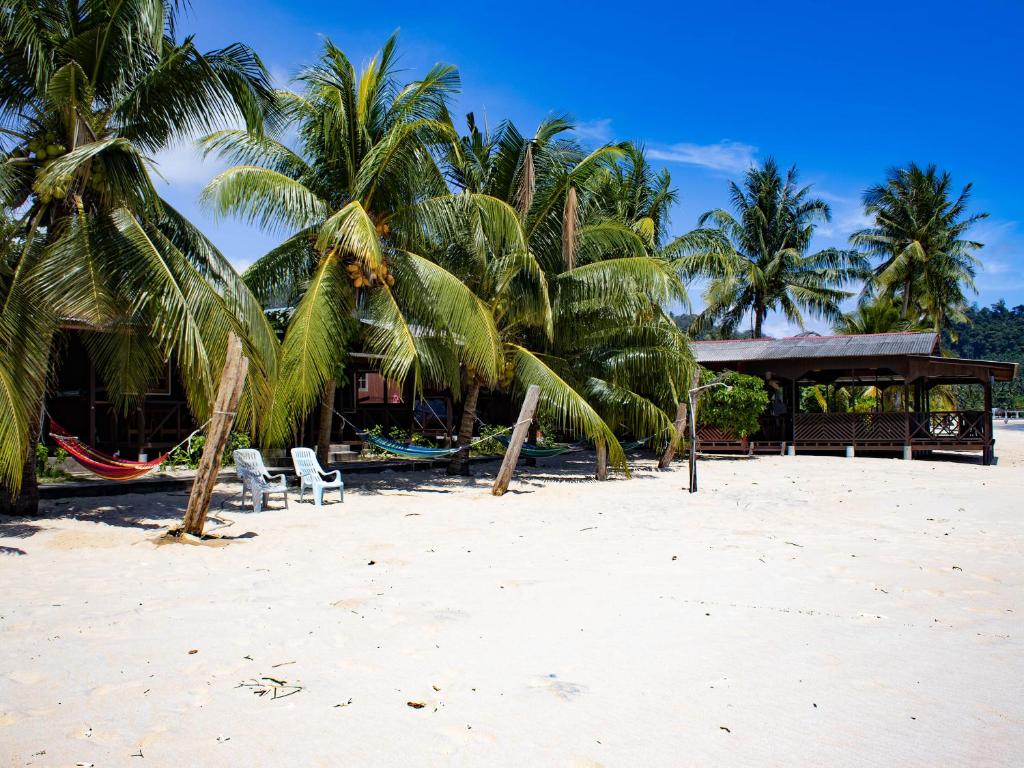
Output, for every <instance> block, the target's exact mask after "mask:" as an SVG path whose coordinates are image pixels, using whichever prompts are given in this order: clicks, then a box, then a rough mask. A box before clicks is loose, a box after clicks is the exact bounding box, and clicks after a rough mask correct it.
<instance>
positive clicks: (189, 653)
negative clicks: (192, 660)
mask: <svg viewBox="0 0 1024 768" xmlns="http://www.w3.org/2000/svg"><path fill="white" fill-rule="evenodd" d="M194 653H199V649H198V648H193V649H192V650H191V651H189V652H188V655H189V656H191V655H192V654H194Z"/></svg>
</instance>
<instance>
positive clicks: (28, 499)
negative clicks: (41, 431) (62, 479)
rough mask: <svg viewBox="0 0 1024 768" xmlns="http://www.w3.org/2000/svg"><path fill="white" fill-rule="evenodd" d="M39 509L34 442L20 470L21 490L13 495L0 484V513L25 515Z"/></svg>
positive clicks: (32, 513)
mask: <svg viewBox="0 0 1024 768" xmlns="http://www.w3.org/2000/svg"><path fill="white" fill-rule="evenodd" d="M38 511H39V478H38V476H37V474H36V452H35V444H34V443H33V445H32V447H31V448H30V449H29V452H28V456H27V457H26V458H25V464H24V466H23V467H22V470H21V490H20V491H19V492H18V494H17V495H13V494H12V493H11V490H10V489H9V488H7V487H6V486H3V485H0V515H16V516H18V517H26V516H30V515H35V514H36V513H37V512H38Z"/></svg>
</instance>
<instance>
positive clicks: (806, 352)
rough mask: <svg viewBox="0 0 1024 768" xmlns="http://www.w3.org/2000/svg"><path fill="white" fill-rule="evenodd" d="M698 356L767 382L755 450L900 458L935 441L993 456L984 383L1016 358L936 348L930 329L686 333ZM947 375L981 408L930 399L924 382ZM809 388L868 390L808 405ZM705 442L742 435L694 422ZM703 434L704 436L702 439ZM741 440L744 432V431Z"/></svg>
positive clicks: (946, 382)
mask: <svg viewBox="0 0 1024 768" xmlns="http://www.w3.org/2000/svg"><path fill="white" fill-rule="evenodd" d="M693 351H694V355H695V357H696V359H697V361H698V362H699V363H700V364H701V365H703V366H704V367H705V368H708V369H710V370H712V371H725V370H732V371H738V372H740V373H746V374H751V375H755V376H759V377H760V378H762V379H764V381H765V384H766V386H767V387H768V388H769V391H770V392H771V403H770V405H769V410H768V412H766V413H765V415H764V417H763V418H762V427H761V431H760V432H759V433H758V434H757V435H754V436H753V437H752V444H751V447H752V449H753V450H760V451H782V450H788V452H789V453H796V452H797V451H812V450H818V451H834V450H846V451H847V453H848V454H852V453H853V452H855V451H902V453H903V455H904V456H905V457H906V458H911V457H912V456H913V455H914V454H915V453H923V452H927V451H934V450H953V451H977V452H980V453H981V456H982V460H983V462H984V463H986V464H988V463H990V462H991V461H992V458H993V445H994V440H993V437H992V385H993V383H995V382H997V381H1010V380H1011V379H1013V377H1014V376H1015V375H1016V373H1017V366H1016V364H1014V363H1001V362H994V361H988V360H966V359H962V358H950V357H944V356H942V355H941V354H940V353H939V337H938V334H936V333H878V334H864V335H852V336H819V335H816V334H808V335H803V336H794V337H790V338H783V339H728V340H710V341H697V342H693ZM955 385H976V386H979V387H980V388H981V390H982V400H983V403H984V405H983V409H982V410H955V409H949V408H948V407H947V408H944V409H941V410H939V409H935V408H933V407H932V406H933V400H935V399H936V398H934V397H933V396H932V391H933V390H934V389H935V388H937V387H944V388H945V390H947V391H948V389H949V388H950V387H952V386H955ZM809 387H815V388H817V392H818V394H819V395H820V392H821V391H822V390H823V389H824V391H826V392H831V393H833V395H834V393H836V392H837V391H841V390H842V391H845V392H847V393H849V392H867V391H870V392H873V393H874V396H875V398H874V402H875V405H874V407H873V408H872V409H871V410H865V409H864V408H863V407H862V408H859V409H849V408H839V407H835V405H836V403H835V398H834V397H833V402H832V406H833V407H831V408H830V407H828V406H829V403H828V402H827V401H826V402H825V404H824V405H823V406H822V407H821V408H820V409H817V410H814V411H808V410H807V409H806V408H805V407H803V404H804V398H803V397H802V395H803V393H804V391H805V390H806V389H807V388H809ZM702 431H703V434H702V435H701V436H699V437H698V439H699V440H700V442H701V444H702V445H703V446H704V447H705V448H707V449H715V448H718V449H733V450H737V449H739V448H740V446H741V441H738V440H735V439H733V438H731V437H730V436H729V435H724V434H721V433H719V432H718V431H716V430H714V429H711V428H704V427H702ZM701 438H703V439H701ZM744 447H746V446H745V441H744Z"/></svg>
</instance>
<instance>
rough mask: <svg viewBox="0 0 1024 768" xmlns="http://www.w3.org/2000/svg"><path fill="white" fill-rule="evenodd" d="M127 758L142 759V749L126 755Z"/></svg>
mask: <svg viewBox="0 0 1024 768" xmlns="http://www.w3.org/2000/svg"><path fill="white" fill-rule="evenodd" d="M128 757H143V758H144V757H145V755H144V754H142V747H139V751H138V752H133V753H132V754H130V755H128Z"/></svg>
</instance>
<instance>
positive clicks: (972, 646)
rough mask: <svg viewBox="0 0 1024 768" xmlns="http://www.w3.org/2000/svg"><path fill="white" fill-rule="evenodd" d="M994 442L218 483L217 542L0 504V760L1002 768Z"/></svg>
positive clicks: (1001, 563) (1008, 756)
mask: <svg viewBox="0 0 1024 768" xmlns="http://www.w3.org/2000/svg"><path fill="white" fill-rule="evenodd" d="M998 452H999V454H1000V455H1001V461H1000V464H999V466H997V467H991V468H984V467H980V466H977V465H972V464H965V463H958V462H953V461H932V462H925V461H915V462H902V461H898V460H887V459H870V458H865V459H860V458H858V459H855V460H847V459H842V458H831V457H812V456H800V457H797V458H796V459H793V458H786V457H762V458H758V459H756V460H742V459H741V460H714V461H708V462H703V463H702V464H701V467H700V471H701V481H702V491H701V493H700V494H698V495H697V496H695V497H689V496H688V495H687V494H686V493H685V491H682V490H680V487H681V486H682V484H683V483H684V482H685V471H684V470H682V469H678V470H676V471H674V472H672V473H657V472H654V471H652V469H651V467H650V463H649V462H645V463H644V464H643V466H642V467H640V468H639V469H638V471H637V473H636V477H635V479H633V480H632V481H628V482H626V481H621V480H615V481H611V482H608V483H604V484H597V483H593V482H582V481H581V480H582V478H583V475H584V473H586V472H589V470H590V467H589V466H587V465H585V464H582V463H578V462H576V461H572V460H568V461H566V462H565V463H564V464H563V465H561V466H555V467H552V468H549V469H543V468H542V469H536V470H530V471H529V472H530V474H526V475H523V476H522V477H520V478H518V479H517V480H516V481H514V483H513V490H514V491H515V492H514V493H510V494H509V495H507V496H506V497H504V498H503V499H494V498H492V497H490V496H489V495H488V494H487V493H486V490H485V486H486V480H485V479H481V480H479V481H478V482H477V484H475V485H473V484H469V485H466V484H460V483H458V482H452V481H448V480H446V479H444V478H440V477H437V476H434V477H428V476H425V475H420V476H415V475H412V476H410V478H411V479H404V480H403V479H401V478H399V477H397V476H395V475H385V476H383V477H377V478H372V479H357V478H353V479H352V483H353V486H354V487H352V488H351V489H350V491H349V493H348V494H347V496H346V499H347V501H346V503H345V504H344V505H343V506H342V505H336V504H334V505H331V506H329V507H325V508H324V509H322V510H316V509H314V508H313V507H312V506H311V505H309V504H302V505H300V504H298V503H296V502H295V501H293V502H292V506H291V509H290V510H288V511H284V510H281V509H274V510H270V511H267V512H264V513H262V514H260V515H255V514H252V513H245V512H241V511H238V510H236V509H235V508H234V502H233V501H231V500H228V501H227V503H226V509H225V512H224V518H223V519H224V520H226V521H227V520H230V521H233V522H232V523H231V524H230V525H228V526H227V527H224V528H221V529H220V530H219V531H218V532H219V533H220V534H222V535H223V536H225V537H232V538H229V539H226V540H225V541H224V542H223V546H186V545H163V546H158V545H157V544H155V543H154V542H155V540H156V539H157V537H158V535H159V533H160V529H161V526H162V525H164V524H165V523H164V522H163V521H165V520H168V519H172V518H176V517H178V516H180V513H181V512H180V511H181V507H182V505H183V503H184V497H183V496H180V495H179V496H173V495H169V494H165V495H150V496H128V497H120V498H118V499H112V500H108V506H106V507H103V506H102V500H99V501H97V500H82V501H73V502H71V503H70V504H54V505H51V507H50V511H51V514H52V515H54V516H52V517H50V518H49V519H40V520H33V521H17V520H10V519H3V518H0V548H2V549H0V553H3V554H0V579H2V583H3V585H4V586H3V592H2V598H0V760H2V761H3V762H2V764H4V765H8V764H9V765H12V766H14V765H17V766H21V765H39V766H66V765H75V763H78V762H81V763H94V764H95V765H96V766H121V765H139V766H154V765H156V766H163V765H167V766H192V765H203V766H206V765H217V766H220V765H224V766H234V765H239V766H241V765H246V766H280V765H296V766H315V765H323V766H341V765H359V766H364V765H401V766H404V767H408V766H431V765H467V766H468V765H502V766H504V765H508V766H517V765H531V766H549V765H550V766H591V765H606V766H635V765H645V766H681V765H682V766H688V765H693V766H699V765H737V766H767V765H786V766H793V765H829V766H854V765H856V766H863V765H886V766H888V765H901V766H935V765H950V766H952V765H971V766H997V765H998V766H1004V765H1005V766H1011V765H1019V764H1020V759H1021V755H1024V695H1022V693H1021V684H1020V681H1021V679H1024V642H1022V638H1024V625H1022V618H1024V617H1022V613H1024V605H1022V600H1021V597H1022V595H1024V591H1022V590H1024V560H1022V557H1021V556H1022V554H1024V520H1022V515H1021V511H1020V510H1021V508H1022V505H1021V497H1022V496H1024V429H1016V430H1014V429H1004V428H1000V430H999V451H998ZM481 472H486V473H490V472H493V468H491V469H487V468H485V469H483V470H481ZM233 490H234V489H233V488H225V489H224V494H223V495H222V496H220V497H219V500H218V503H219V501H220V500H224V499H228V496H229V495H230V493H231V492H233ZM214 527H215V526H214ZM5 555H6V556H5ZM371 561H372V562H373V564H372V565H371V564H370V562H371ZM190 651H196V652H195V653H190ZM262 677H272V678H275V679H277V680H281V681H286V682H287V683H288V684H298V685H301V686H302V689H301V690H300V691H298V692H297V693H294V694H293V695H291V696H287V697H285V698H278V699H273V698H272V696H271V695H266V696H257V695H254V693H253V690H254V689H252V688H247V687H239V685H240V684H242V683H246V682H247V681H251V680H253V679H257V678H262ZM287 690H291V689H283V690H282V692H287ZM410 701H413V702H422V703H423V704H424V705H425V706H424V707H423V708H422V709H413V708H410V707H409V706H407V702H410ZM339 705H340V706H339ZM140 750H141V751H140ZM139 754H141V755H143V757H141V758H140V757H137V755H139ZM133 755H136V756H135V757H133Z"/></svg>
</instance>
